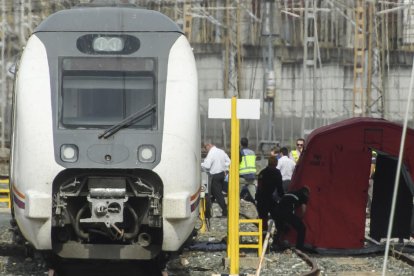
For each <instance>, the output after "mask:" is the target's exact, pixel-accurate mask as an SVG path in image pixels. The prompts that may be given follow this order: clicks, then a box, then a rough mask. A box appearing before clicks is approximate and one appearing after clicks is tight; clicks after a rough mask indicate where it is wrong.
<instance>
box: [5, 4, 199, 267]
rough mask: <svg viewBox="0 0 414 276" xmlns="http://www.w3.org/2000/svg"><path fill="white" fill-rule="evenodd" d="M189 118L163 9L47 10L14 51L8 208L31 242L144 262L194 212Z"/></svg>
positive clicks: (175, 236) (190, 102) (184, 58)
mask: <svg viewBox="0 0 414 276" xmlns="http://www.w3.org/2000/svg"><path fill="white" fill-rule="evenodd" d="M199 166H200V126H199V96H198V90H197V71H196V66H195V59H194V55H193V52H192V49H191V47H190V45H189V43H188V41H187V39H186V38H185V36H184V35H183V33H182V31H181V30H180V29H179V27H178V26H177V25H176V24H175V23H174V22H173V21H171V20H170V19H169V18H168V17H166V16H164V15H162V14H160V13H158V12H155V11H150V10H143V9H138V8H133V7H79V8H74V9H71V10H65V11H60V12H57V13H55V14H53V15H51V16H49V17H48V18H47V19H46V20H44V21H43V22H42V23H41V24H40V25H39V26H38V27H37V28H36V29H35V31H34V32H33V34H32V35H31V37H30V39H29V40H28V42H27V45H26V47H25V49H24V52H23V54H22V56H21V59H20V61H19V65H18V71H17V74H16V83H15V93H14V100H13V137H12V154H11V172H10V183H11V190H12V191H11V192H12V197H13V204H12V209H13V210H12V213H13V217H14V219H15V221H16V222H17V227H18V229H19V230H20V232H21V234H22V235H23V236H24V239H25V240H27V241H28V242H29V243H30V244H31V245H33V247H34V248H35V249H36V250H41V251H45V252H52V253H53V254H55V255H58V256H60V257H62V258H68V259H73V258H75V259H108V260H109V259H111V260H113V259H117V260H149V259H154V258H155V257H157V256H159V255H161V253H164V252H173V251H177V250H179V249H180V247H181V246H182V245H183V243H184V242H185V241H186V240H187V239H188V238H189V237H190V235H191V233H192V231H193V229H194V225H195V222H196V220H197V217H198V203H199V196H200V167H199Z"/></svg>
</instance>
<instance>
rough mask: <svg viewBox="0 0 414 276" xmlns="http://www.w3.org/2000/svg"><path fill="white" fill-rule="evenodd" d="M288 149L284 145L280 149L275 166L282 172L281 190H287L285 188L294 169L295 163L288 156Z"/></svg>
mask: <svg viewBox="0 0 414 276" xmlns="http://www.w3.org/2000/svg"><path fill="white" fill-rule="evenodd" d="M288 154H289V151H288V149H287V148H286V147H283V148H281V149H280V156H281V157H280V158H279V161H278V163H277V166H276V168H277V169H279V170H280V173H281V174H282V182H283V190H284V191H285V193H286V192H287V188H288V186H289V184H290V181H291V179H292V175H293V171H294V170H295V166H296V163H295V161H293V160H292V159H290V158H289V157H288Z"/></svg>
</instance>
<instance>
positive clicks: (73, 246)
mask: <svg viewBox="0 0 414 276" xmlns="http://www.w3.org/2000/svg"><path fill="white" fill-rule="evenodd" d="M161 196H162V183H161V180H160V179H159V178H158V177H157V176H156V175H155V174H154V173H152V172H150V171H145V170H135V171H133V172H125V171H119V172H117V171H113V172H110V173H108V172H103V171H102V172H101V171H88V172H83V171H82V170H76V171H70V170H69V171H66V172H64V173H63V174H60V175H59V176H58V177H57V178H56V180H55V181H54V189H53V209H52V245H53V251H54V253H56V254H57V255H59V256H60V257H63V258H78V259H124V260H128V259H130V260H132V259H140V260H145V259H147V260H148V259H154V258H155V257H156V256H157V255H159V253H160V252H161V246H162V217H161V214H162V206H161Z"/></svg>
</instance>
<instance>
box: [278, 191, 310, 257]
mask: <svg viewBox="0 0 414 276" xmlns="http://www.w3.org/2000/svg"><path fill="white" fill-rule="evenodd" d="M308 199H309V188H308V187H307V186H304V187H302V188H300V189H298V190H296V191H291V192H288V193H286V194H285V195H284V196H283V197H282V198H281V199H280V200H279V203H278V204H276V205H275V206H274V207H273V209H272V212H271V214H272V219H273V220H274V221H275V225H276V230H277V231H276V234H275V236H274V237H273V245H272V247H273V248H277V247H278V246H279V245H280V239H281V235H282V233H283V232H284V231H285V229H286V227H287V226H291V227H292V228H294V229H295V230H296V233H297V237H296V248H297V249H299V250H303V249H304V243H305V235H306V227H305V224H304V223H303V221H302V218H303V216H304V214H305V212H306V205H307V203H308Z"/></svg>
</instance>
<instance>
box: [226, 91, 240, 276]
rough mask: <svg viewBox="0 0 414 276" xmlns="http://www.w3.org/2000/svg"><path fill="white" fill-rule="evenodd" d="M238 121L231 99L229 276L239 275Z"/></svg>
mask: <svg viewBox="0 0 414 276" xmlns="http://www.w3.org/2000/svg"><path fill="white" fill-rule="evenodd" d="M239 162H240V161H239V120H238V119H237V98H236V97H232V98H231V164H230V182H229V193H228V197H229V198H228V199H229V202H228V208H229V212H228V215H229V216H228V225H229V228H228V237H229V238H228V242H227V248H228V249H227V255H228V257H229V259H230V275H238V274H239V202H240V187H239Z"/></svg>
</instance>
